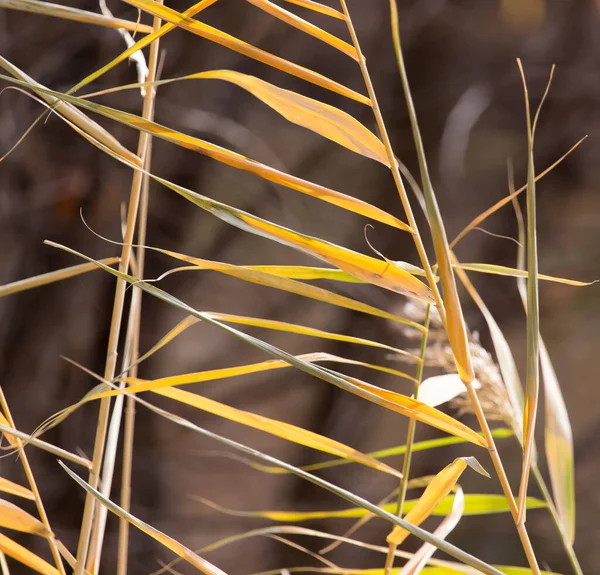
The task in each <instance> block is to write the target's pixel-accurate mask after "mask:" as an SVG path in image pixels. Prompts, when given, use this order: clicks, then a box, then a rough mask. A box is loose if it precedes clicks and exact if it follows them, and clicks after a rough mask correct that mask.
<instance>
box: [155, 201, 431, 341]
mask: <svg viewBox="0 0 600 575" xmlns="http://www.w3.org/2000/svg"><path fill="white" fill-rule="evenodd" d="M186 193H187V192H186ZM149 249H150V248H149ZM151 249H154V250H156V251H158V252H160V253H163V254H166V255H169V256H171V257H173V258H176V259H179V260H182V261H186V262H189V263H191V264H193V265H194V266H195V267H196V268H197V269H198V270H212V271H217V272H220V273H224V274H226V275H229V276H232V277H236V278H238V279H241V280H244V281H248V282H251V283H256V284H259V285H263V286H267V287H272V288H275V289H278V290H282V291H287V292H290V293H294V294H297V295H301V296H302V297H307V298H311V299H314V300H317V301H321V302H323V303H328V304H331V305H336V306H339V307H344V308H346V309H352V310H354V311H359V312H362V313H366V314H369V315H373V316H376V317H381V318H384V319H389V320H391V321H394V322H398V323H402V324H405V325H409V326H410V327H414V328H415V329H419V330H420V329H422V326H420V325H419V324H417V323H415V322H413V321H410V320H408V319H404V318H402V317H399V316H396V315H393V314H391V313H389V312H386V311H383V310H380V309H378V308H375V307H373V306H370V305H367V304H364V303H362V302H359V301H357V300H353V299H351V298H348V297H346V296H341V295H338V294H336V293H334V292H332V291H329V290H326V289H323V288H319V287H316V286H312V285H309V284H305V283H303V282H298V281H295V280H290V279H287V278H283V277H279V276H274V275H271V274H268V273H265V272H260V271H255V270H253V269H251V268H248V267H245V266H236V265H233V264H226V263H223V262H211V261H209V260H202V259H200V258H193V257H191V256H186V255H184V254H178V253H177V252H171V251H169V250H162V249H160V248H151ZM188 269H189V268H188Z"/></svg>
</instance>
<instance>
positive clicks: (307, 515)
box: [195, 493, 546, 523]
mask: <svg viewBox="0 0 600 575" xmlns="http://www.w3.org/2000/svg"><path fill="white" fill-rule="evenodd" d="M464 497H465V502H464V503H465V509H464V516H472V515H473V516H475V515H489V514H497V513H509V512H510V508H509V506H508V502H507V501H506V498H505V497H504V496H503V495H483V494H472V493H471V494H467V495H465V496H464ZM195 499H196V500H197V501H201V502H202V503H204V504H205V505H207V506H209V507H211V508H213V509H215V510H217V511H220V512H222V513H227V514H230V515H236V516H239V517H262V518H264V519H270V520H272V521H280V522H282V523H296V522H300V521H313V520H320V519H357V518H360V517H364V516H366V515H368V514H370V513H371V511H370V510H368V509H363V508H362V507H352V508H350V509H339V510H335V511H235V510H232V509H227V508H225V507H222V506H220V505H216V504H215V503H213V502H211V501H208V500H206V499H202V498H200V497H198V498H195ZM418 502H419V499H409V500H408V501H405V503H404V507H403V508H402V513H403V515H404V514H406V515H408V513H410V512H411V511H413V510H414V509H415V507H416V505H417V503H418ZM453 505H454V495H449V496H446V497H444V498H442V499H441V500H440V501H439V502H438V503H437V504H436V506H434V508H433V511H432V512H431V515H433V516H436V517H446V516H447V515H449V514H450V513H451V512H452V507H453ZM396 507H397V505H396V503H387V504H385V505H383V506H381V507H380V509H381V510H382V511H387V512H389V513H394V511H395V510H396ZM527 507H528V508H529V509H543V508H545V507H546V504H545V503H544V502H543V501H542V500H540V499H535V498H533V497H528V498H527ZM405 520H406V521H409V520H408V519H405Z"/></svg>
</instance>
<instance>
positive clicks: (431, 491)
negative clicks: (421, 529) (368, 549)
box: [387, 458, 467, 545]
mask: <svg viewBox="0 0 600 575" xmlns="http://www.w3.org/2000/svg"><path fill="white" fill-rule="evenodd" d="M466 467H467V462H466V461H465V460H464V459H463V458H458V459H455V460H454V461H453V462H452V463H450V465H448V466H446V467H445V468H444V469H442V471H440V472H439V473H438V474H437V475H436V476H435V477H434V478H433V480H432V481H431V483H430V484H429V485H428V486H427V487H426V488H425V491H424V492H423V495H421V497H420V498H419V500H418V501H417V504H416V505H415V506H414V507H413V508H412V509H411V510H410V511H409V512H408V513H407V514H406V516H405V517H404V519H405V520H406V521H408V522H409V523H412V524H413V525H420V524H421V523H423V521H425V519H427V517H429V516H430V515H431V513H432V512H433V510H434V509H435V508H436V507H437V506H438V504H439V502H440V501H441V500H442V499H444V497H446V496H447V495H448V494H449V493H450V491H452V489H453V488H454V486H455V485H456V482H457V481H458V479H459V477H460V476H461V475H462V472H463V471H464V470H465V469H466ZM408 535H409V532H408V531H407V530H406V529H404V528H403V527H395V528H394V529H393V530H392V532H391V533H390V534H389V535H388V537H387V542H388V543H389V544H390V545H400V544H402V542H403V541H404V540H405V539H406V538H407V537H408Z"/></svg>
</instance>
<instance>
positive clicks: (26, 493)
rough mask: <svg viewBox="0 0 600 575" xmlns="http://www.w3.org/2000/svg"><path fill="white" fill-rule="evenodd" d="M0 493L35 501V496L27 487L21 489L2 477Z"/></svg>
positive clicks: (0, 478) (20, 486)
mask: <svg viewBox="0 0 600 575" xmlns="http://www.w3.org/2000/svg"><path fill="white" fill-rule="evenodd" d="M0 491H4V493H10V494H11V495H16V496H17V497H22V498H23V499H29V500H30V501H35V495H34V494H33V491H31V489H27V487H23V486H22V485H19V484H18V483H14V482H13V481H10V480H9V479H5V478H4V477H0Z"/></svg>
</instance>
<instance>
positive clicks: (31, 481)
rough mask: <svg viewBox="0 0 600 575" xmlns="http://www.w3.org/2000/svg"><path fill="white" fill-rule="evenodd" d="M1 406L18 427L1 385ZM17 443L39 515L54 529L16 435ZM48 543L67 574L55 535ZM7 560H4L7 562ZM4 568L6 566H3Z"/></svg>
mask: <svg viewBox="0 0 600 575" xmlns="http://www.w3.org/2000/svg"><path fill="white" fill-rule="evenodd" d="M0 407H2V411H3V412H4V415H5V416H6V420H7V421H8V423H9V425H10V426H11V427H12V428H13V429H16V426H15V421H14V419H13V418H12V415H11V413H10V409H9V407H8V403H7V401H6V397H5V396H4V390H3V389H2V387H1V386H0ZM13 437H14V438H15V443H16V445H17V448H18V450H19V459H20V460H21V465H22V466H23V471H25V476H26V477H27V482H28V483H29V488H30V489H31V491H32V492H33V495H34V497H35V506H36V507H37V511H38V515H39V516H40V521H41V522H42V523H43V525H44V527H45V528H46V529H48V531H52V528H51V527H50V522H49V521H48V515H47V514H46V509H45V508H44V504H43V502H42V497H41V496H40V491H39V489H38V487H37V483H36V482H35V477H34V475H33V471H32V469H31V465H29V460H28V459H27V455H26V454H25V449H24V448H23V442H22V441H21V440H20V439H19V438H18V437H15V436H14V435H13ZM48 545H50V551H51V553H52V559H54V563H55V564H56V568H57V569H58V572H59V573H60V575H65V567H64V565H63V562H62V558H61V556H60V552H59V550H58V546H57V544H56V541H55V540H54V538H53V537H48ZM5 562H6V561H4V563H5ZM3 569H4V567H3Z"/></svg>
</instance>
